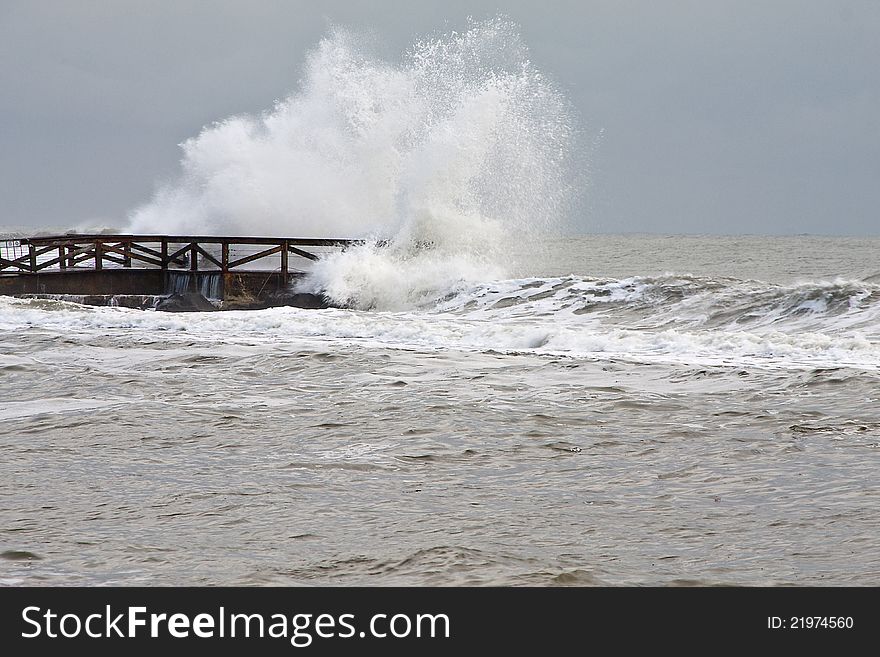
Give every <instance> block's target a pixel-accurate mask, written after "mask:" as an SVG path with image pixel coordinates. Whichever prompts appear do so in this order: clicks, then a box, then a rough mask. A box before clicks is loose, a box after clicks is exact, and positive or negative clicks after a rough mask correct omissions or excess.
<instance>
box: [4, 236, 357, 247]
mask: <svg viewBox="0 0 880 657" xmlns="http://www.w3.org/2000/svg"><path fill="white" fill-rule="evenodd" d="M19 241H20V242H21V243H22V244H34V245H38V246H50V247H58V246H70V245H75V244H77V243H79V244H82V243H85V242H93V243H94V242H98V241H102V242H117V243H120V242H132V243H133V242H156V243H161V242H163V241H167V242H170V243H180V244H183V243H189V244H192V243H193V242H197V243H203V244H222V243H223V242H228V243H229V244H267V245H279V244H280V243H281V242H288V243H289V244H293V245H296V246H345V245H349V244H363V243H364V240H348V239H337V238H309V237H232V236H225V237H219V236H216V235H56V236H50V237H29V238H21V239H20V240H19Z"/></svg>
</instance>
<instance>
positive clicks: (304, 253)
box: [287, 246, 318, 260]
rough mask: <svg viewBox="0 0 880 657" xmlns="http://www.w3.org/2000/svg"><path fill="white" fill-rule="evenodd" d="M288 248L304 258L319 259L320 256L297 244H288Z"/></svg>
mask: <svg viewBox="0 0 880 657" xmlns="http://www.w3.org/2000/svg"><path fill="white" fill-rule="evenodd" d="M287 250H288V251H290V252H291V253H295V254H296V255H298V256H302V257H303V258H308V259H309V260H317V259H318V256H316V255H315V254H314V253H309V252H308V251H303V250H302V249H298V248H296V247H295V246H288V247H287Z"/></svg>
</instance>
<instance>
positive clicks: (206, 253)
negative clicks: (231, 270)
mask: <svg viewBox="0 0 880 657" xmlns="http://www.w3.org/2000/svg"><path fill="white" fill-rule="evenodd" d="M195 248H196V251H198V252H199V253H201V254H202V256H203V257H204V258H205V260H207V261H208V262H213V263H214V264H215V265H217V266H218V267H219V268H220V269H223V265H222V264H221V263H220V261H219V260H217V258H215V257H214V256H212V255H211V254H210V253H208V252H207V251H205V250H204V249H203V248H202V247H200V246H199V245H198V244H196V245H195Z"/></svg>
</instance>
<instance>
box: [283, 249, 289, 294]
mask: <svg viewBox="0 0 880 657" xmlns="http://www.w3.org/2000/svg"><path fill="white" fill-rule="evenodd" d="M288 255H289V253H288V251H287V240H284V241H283V242H281V282H282V283H283V284H284V285H287V269H288V267H287V261H288Z"/></svg>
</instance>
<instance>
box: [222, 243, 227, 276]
mask: <svg viewBox="0 0 880 657" xmlns="http://www.w3.org/2000/svg"><path fill="white" fill-rule="evenodd" d="M220 252H221V255H220V263H221V266H220V270H221V271H222V272H223V273H224V274H226V273H228V272H229V242H223V244H222V245H221V247H220Z"/></svg>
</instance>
